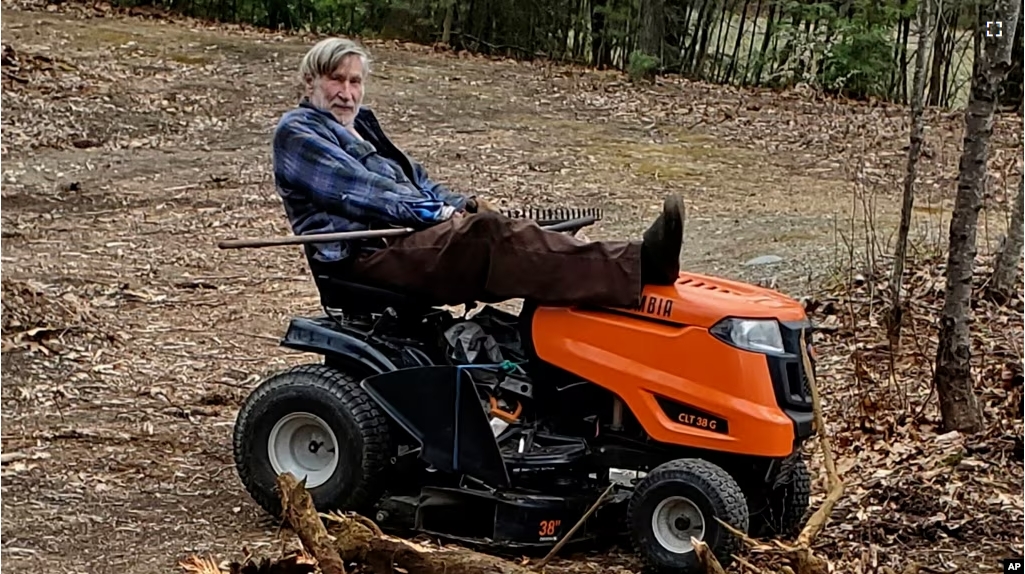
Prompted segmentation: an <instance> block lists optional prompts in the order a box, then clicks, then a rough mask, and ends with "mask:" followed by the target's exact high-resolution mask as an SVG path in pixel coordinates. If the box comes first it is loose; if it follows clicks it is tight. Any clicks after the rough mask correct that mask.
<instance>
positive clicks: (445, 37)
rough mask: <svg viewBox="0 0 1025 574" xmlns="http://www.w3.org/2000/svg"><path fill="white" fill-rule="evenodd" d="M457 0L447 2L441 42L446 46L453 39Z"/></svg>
mask: <svg viewBox="0 0 1025 574" xmlns="http://www.w3.org/2000/svg"><path fill="white" fill-rule="evenodd" d="M455 11H456V0H448V2H446V3H445V23H444V24H442V30H441V43H442V44H445V45H446V46H447V45H448V44H449V43H451V41H452V20H453V18H454V17H455Z"/></svg>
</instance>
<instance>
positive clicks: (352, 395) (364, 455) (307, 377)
mask: <svg viewBox="0 0 1025 574" xmlns="http://www.w3.org/2000/svg"><path fill="white" fill-rule="evenodd" d="M389 444H390V440H389V436H388V421H387V419H385V417H384V415H382V414H381V412H380V410H379V409H378V408H377V405H375V404H374V403H373V401H371V400H370V398H369V397H368V396H367V394H366V392H365V391H364V390H363V389H362V388H360V386H359V382H358V381H357V380H356V379H355V378H354V377H351V376H349V375H347V374H345V373H343V372H341V371H339V370H337V369H335V368H332V367H328V366H325V365H319V364H315V365H300V366H298V367H293V368H291V369H288V370H286V371H284V372H281V373H278V374H276V375H274V376H272V377H270V378H268V379H267V380H265V381H264V382H263V383H261V384H260V386H258V387H257V388H256V389H255V390H254V391H253V392H252V393H251V394H250V395H249V397H248V398H247V399H246V401H245V403H243V405H242V408H241V409H240V410H239V414H238V418H237V419H236V422H235V431H234V454H235V467H236V469H237V471H238V474H239V478H241V480H242V484H243V485H244V486H245V488H246V490H247V491H248V492H249V494H250V496H252V497H253V499H254V500H255V501H256V502H257V504H259V505H260V506H261V507H262V508H263V509H264V510H266V511H267V512H269V513H271V514H273V515H275V516H278V515H280V513H281V500H280V498H279V496H278V493H277V491H276V488H277V486H276V484H275V479H276V478H277V476H278V475H279V474H283V473H285V472H290V473H292V474H293V475H294V476H295V477H296V478H297V479H299V480H303V479H305V480H306V489H307V490H308V491H309V493H310V495H311V496H312V497H313V503H314V505H315V506H316V508H317V510H319V511H321V512H326V511H328V510H364V509H365V508H366V507H367V506H368V505H371V504H373V503H374V502H376V501H377V498H378V497H379V496H380V494H381V492H380V485H381V484H382V482H383V481H382V480H381V476H380V475H381V474H382V472H383V470H384V468H385V465H386V464H387V461H388V456H389V455H388V448H389Z"/></svg>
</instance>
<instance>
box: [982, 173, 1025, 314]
mask: <svg viewBox="0 0 1025 574" xmlns="http://www.w3.org/2000/svg"><path fill="white" fill-rule="evenodd" d="M1013 209H1014V211H1013V212H1012V213H1011V222H1010V224H1009V225H1008V226H1007V234H1006V235H1004V241H1003V243H1001V245H1000V251H998V252H997V257H996V263H995V264H994V266H993V275H992V277H990V283H989V287H988V288H987V290H986V291H987V293H986V294H987V296H989V298H990V299H992V300H994V301H997V302H999V303H1004V302H1007V301H1008V300H1010V299H1011V297H1012V296H1013V295H1014V292H1015V291H1017V286H1018V285H1017V283H1018V259H1019V258H1020V257H1021V256H1022V247H1023V243H1025V241H1023V237H1022V231H1023V229H1022V227H1023V223H1025V221H1023V219H1025V174H1023V175H1022V178H1021V181H1020V183H1019V184H1018V197H1017V199H1015V200H1014V208H1013Z"/></svg>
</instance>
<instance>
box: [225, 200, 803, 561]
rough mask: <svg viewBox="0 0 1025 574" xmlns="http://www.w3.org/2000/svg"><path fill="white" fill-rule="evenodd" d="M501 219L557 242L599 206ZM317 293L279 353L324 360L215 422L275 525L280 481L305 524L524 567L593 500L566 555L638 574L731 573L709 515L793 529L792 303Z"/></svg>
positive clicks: (799, 384) (692, 276)
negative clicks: (473, 300)
mask: <svg viewBox="0 0 1025 574" xmlns="http://www.w3.org/2000/svg"><path fill="white" fill-rule="evenodd" d="M507 214H508V212H507ZM513 216H520V217H527V218H530V219H533V220H535V221H536V222H537V223H538V224H539V225H542V226H544V227H547V228H549V229H555V230H559V231H564V232H569V233H576V232H577V231H578V230H579V229H581V228H583V227H586V226H588V225H591V224H593V223H594V222H595V221H597V220H598V219H599V218H600V216H601V214H600V211H597V210H592V211H586V212H580V211H576V212H574V211H573V210H554V213H552V212H547V213H546V212H528V213H525V214H524V213H518V214H513ZM401 231H402V230H397V231H396V230H388V232H389V233H390V232H395V233H398V232H401ZM407 231H408V230H407ZM366 233H373V232H366ZM366 233H364V235H365V234H366ZM380 233H381V235H384V234H385V232H380ZM339 235H340V234H333V235H332V236H330V237H329V236H327V235H323V236H302V237H288V238H279V239H278V240H276V241H275V240H267V241H266V242H264V243H262V244H259V245H257V244H256V243H254V242H253V241H252V240H236V243H234V244H232V243H231V242H222V244H221V246H222V248H227V247H240V246H260V245H271V244H273V245H282V244H300V243H306V244H308V243H311V242H312V241H314V240H317V241H326V240H331V239H332V238H333V239H338V238H339ZM349 235H352V233H349ZM244 242H248V243H247V244H245V245H243V243H244ZM309 253H310V252H309V251H307V255H309ZM315 279H316V284H317V287H318V289H319V291H320V294H321V302H322V303H323V307H324V310H325V314H323V315H322V316H316V317H299V318H294V319H292V320H291V322H290V324H289V325H288V328H287V331H286V332H285V335H284V337H283V339H282V340H281V345H283V346H285V347H287V348H291V349H295V350H298V351H303V352H308V353H314V354H317V355H320V356H321V357H322V359H321V360H318V361H317V362H315V363H310V364H304V365H301V366H297V367H293V368H289V369H288V370H285V371H284V372H281V373H278V374H275V375H273V376H271V377H270V378H268V379H266V380H264V381H263V382H262V383H261V384H260V385H259V386H258V387H257V388H256V389H255V390H253V392H252V393H251V394H250V395H249V396H248V398H247V399H246V400H245V402H244V404H243V405H242V407H241V410H240V412H239V414H238V419H237V421H236V425H235V430H234V456H235V461H236V467H237V471H238V473H239V476H240V478H241V481H242V483H243V484H244V485H245V488H246V489H247V490H248V492H249V493H250V495H251V496H252V497H253V499H255V501H256V502H257V503H258V504H259V505H260V506H261V507H263V509H265V510H266V511H267V512H270V513H272V514H274V515H275V516H277V515H279V514H280V510H281V508H280V502H279V498H278V495H277V492H276V486H275V478H276V477H277V476H278V475H279V474H280V473H285V472H290V473H292V474H293V475H295V476H296V478H298V479H300V480H303V479H305V481H306V483H305V485H306V488H307V489H308V491H309V492H310V494H311V495H312V498H313V501H314V504H315V505H316V507H317V509H318V510H320V511H321V512H326V511H329V510H337V511H355V512H359V513H361V514H363V515H365V516H368V517H371V518H373V519H374V520H375V521H376V522H378V524H379V526H381V527H382V528H383V529H384V530H385V531H388V532H393V533H397V534H400V535H403V534H407V535H408V534H415V533H424V534H428V535H431V536H434V537H437V538H440V539H444V540H449V541H455V542H462V543H465V544H467V545H470V546H471V547H478V548H480V547H483V549H485V550H489V551H495V552H497V553H502V552H507V551H508V552H516V553H520V554H522V553H524V552H528V551H529V550H530V549H532V548H533V549H535V550H541V551H544V550H546V549H550V548H551V547H552V546H554V545H555V544H557V543H558V542H560V541H561V540H562V538H564V537H565V536H566V535H567V534H568V533H569V532H570V530H572V529H573V528H574V526H577V525H578V522H579V521H580V520H581V518H583V517H584V516H585V515H586V514H587V513H588V511H589V510H592V506H594V505H595V503H596V501H598V500H599V499H601V502H600V504H598V505H597V510H596V511H593V512H592V513H591V514H590V515H588V516H587V518H586V520H585V521H584V522H583V523H582V524H580V525H579V528H577V529H576V530H575V531H574V532H573V533H572V536H571V538H570V540H569V542H570V543H573V544H576V543H585V542H587V541H591V542H592V544H593V543H594V542H595V541H601V542H608V541H623V542H627V541H629V544H630V545H631V546H632V548H633V550H634V551H635V552H636V554H637V555H638V556H639V557H640V558H641V559H642V560H643V562H644V563H645V564H646V568H647V571H649V572H656V573H669V572H672V573H675V574H680V573H692V572H703V571H704V570H703V568H702V567H701V563H700V561H699V560H698V558H697V556H696V553H695V551H694V546H693V543H692V538H693V539H697V540H700V541H703V542H704V543H705V544H707V545H708V546H709V547H710V549H711V550H712V552H713V553H714V554H715V555H716V557H717V558H718V559H719V561H720V562H721V563H723V565H727V564H729V563H731V562H732V561H733V560H732V554H733V553H734V552H735V551H737V550H739V548H740V544H741V541H740V540H739V539H738V538H737V537H736V536H735V535H734V534H732V533H730V532H729V531H728V530H727V529H725V528H723V527H722V525H721V524H720V523H719V522H718V520H721V521H723V522H725V523H727V524H730V525H731V526H732V527H733V528H736V529H737V530H739V531H742V532H746V533H748V534H749V535H751V536H754V537H773V536H780V535H782V536H792V535H794V534H795V533H796V531H797V530H798V529H799V528H800V527H801V525H802V524H803V519H804V515H805V512H806V510H807V509H808V505H809V494H810V487H811V481H810V477H809V472H808V468H807V466H806V463H805V461H804V460H803V459H802V455H801V445H802V442H803V441H804V440H806V439H807V438H808V437H810V436H811V435H812V433H813V422H812V421H813V415H812V400H811V393H810V391H809V386H808V383H807V377H806V372H805V369H804V367H803V361H802V352H801V349H800V345H801V340H802V331H804V332H805V333H806V334H805V338H806V339H805V340H806V341H809V342H808V343H807V344H808V346H809V349H808V350H809V355H811V353H810V330H811V329H810V328H811V324H810V322H809V320H808V318H807V316H806V315H805V312H804V309H803V308H802V306H801V305H800V304H799V303H798V302H797V301H795V300H793V299H790V298H788V297H786V296H784V295H781V294H779V293H777V292H774V291H771V290H768V289H764V288H760V287H756V286H752V285H747V284H744V283H739V282H735V281H729V280H725V279H719V278H715V277H708V276H704V275H699V274H696V273H686V272H682V273H681V274H680V278H679V280H678V281H677V282H676V284H675V285H672V286H648V287H646V288H645V289H644V294H643V298H642V300H641V304H640V305H638V306H637V307H635V308H628V309H624V308H575V307H547V306H539V305H537V304H535V303H532V302H531V301H525V302H524V303H523V307H522V310H521V311H520V312H519V314H518V315H515V314H512V313H508V312H505V311H502V310H500V309H498V308H496V307H494V306H490V305H487V306H483V307H482V308H481V309H474V310H473V311H474V312H472V313H466V314H465V315H463V316H456V315H455V314H454V313H453V312H451V311H450V310H449V309H447V308H442V307H441V306H439V305H432V304H431V302H429V301H422V300H417V299H415V298H411V297H409V296H406V295H403V294H401V293H397V292H394V291H386V290H382V289H379V288H376V287H373V286H369V285H362V284H354V283H347V282H343V281H338V280H334V279H330V278H328V277H316V278H315ZM467 309H468V310H469V307H467ZM717 519H718V520H717Z"/></svg>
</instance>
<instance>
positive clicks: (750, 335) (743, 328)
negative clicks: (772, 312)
mask: <svg viewBox="0 0 1025 574" xmlns="http://www.w3.org/2000/svg"><path fill="white" fill-rule="evenodd" d="M710 331H711V333H712V334H713V335H715V336H716V337H719V338H720V339H722V340H723V341H725V342H727V343H729V344H731V345H733V346H735V347H740V348H741V349H745V350H747V351H753V352H755V353H782V352H784V349H783V335H782V334H781V333H780V331H779V323H777V322H776V321H775V320H773V319H734V318H728V319H723V320H722V321H719V322H718V323H716V324H715V325H714V326H713V327H712V328H711V329H710Z"/></svg>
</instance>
